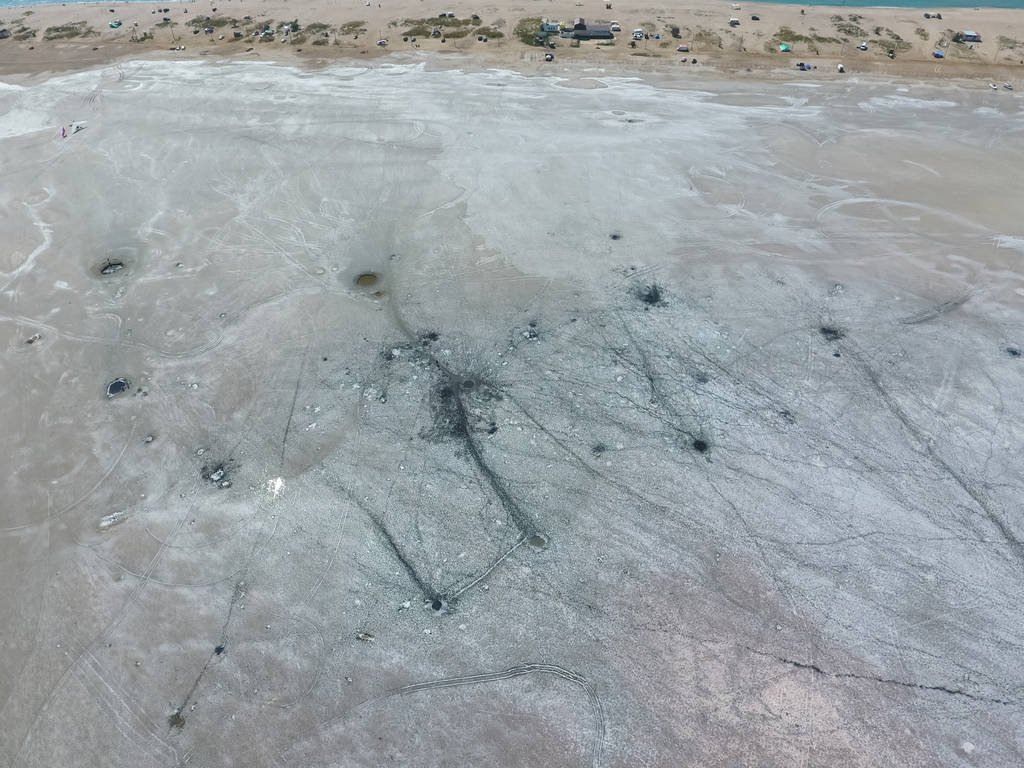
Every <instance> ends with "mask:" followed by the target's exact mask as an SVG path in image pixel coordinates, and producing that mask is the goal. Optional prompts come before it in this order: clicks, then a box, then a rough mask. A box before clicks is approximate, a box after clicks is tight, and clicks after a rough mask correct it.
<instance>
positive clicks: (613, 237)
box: [608, 232, 622, 240]
mask: <svg viewBox="0 0 1024 768" xmlns="http://www.w3.org/2000/svg"><path fill="white" fill-rule="evenodd" d="M608 238H609V239H610V240H621V239H622V233H621V232H612V233H611V234H609V235H608Z"/></svg>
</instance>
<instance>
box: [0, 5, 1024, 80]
mask: <svg viewBox="0 0 1024 768" xmlns="http://www.w3.org/2000/svg"><path fill="white" fill-rule="evenodd" d="M385 5H386V6H387V7H383V6H385ZM607 5H611V6H613V7H612V9H609V8H607V7H606V3H605V2H603V1H602V2H595V1H594V0H588V1H587V2H580V1H579V0H577V1H576V2H574V3H572V4H570V3H568V2H549V3H543V2H540V0H530V1H529V2H528V4H526V5H523V6H518V5H513V4H508V3H503V4H500V5H497V6H490V7H487V8H486V9H482V8H481V9H477V7H476V6H469V5H461V4H459V3H455V4H453V5H452V8H453V11H452V12H453V13H454V14H455V18H453V19H451V20H447V21H446V23H447V24H449V26H442V27H440V29H441V30H443V31H444V32H445V34H444V36H442V37H441V38H437V37H431V36H430V35H429V30H430V29H431V25H432V24H433V22H436V21H437V19H436V18H433V17H429V16H428V17H425V16H424V14H425V13H428V12H429V13H437V12H438V11H437V10H436V9H435V8H434V7H433V6H426V5H425V4H424V3H423V2H422V0H393V2H387V3H385V2H384V0H381V2H380V3H377V7H373V6H372V5H369V6H368V5H367V4H366V2H364V0H349V2H347V3H344V4H339V5H329V6H328V5H323V4H321V2H320V0H301V2H294V0H293V1H292V2H288V0H258V1H257V2H252V1H251V0H250V2H243V1H242V0H222V1H221V2H213V1H212V0H193V1H192V2H183V1H182V0H173V1H172V2H167V3H163V2H161V3H155V2H153V1H152V0H120V2H117V3H97V2H89V3H72V4H69V5H60V4H52V3H49V4H39V5H25V6H8V7H4V8H2V9H0V29H6V30H7V31H8V34H9V35H10V36H9V37H8V38H7V39H0V76H15V75H32V74H39V73H43V72H57V71H67V70H73V69H81V68H88V67H95V66H101V65H103V64H109V63H111V62H114V61H121V60H128V59H137V58H144V59H155V60H160V59H181V58H213V59H224V58H230V59H235V60H248V59H257V60H263V61H266V60H271V61H280V62H287V63H295V64H301V65H306V66H313V67H317V66H325V65H327V64H329V63H331V62H334V61H361V60H371V59H376V58H380V57H381V56H384V55H388V54H392V53H395V52H402V51H407V52H412V53H416V52H423V53H432V54H436V55H438V56H440V57H443V56H446V55H452V54H460V55H465V56H470V57H472V58H473V59H474V60H475V61H477V62H478V63H479V65H480V66H499V67H503V68H508V69H523V68H525V69H526V70H527V71H531V70H533V69H539V68H544V69H553V68H554V69H556V68H558V67H559V66H560V65H562V64H565V63H583V64H586V65H588V66H607V67H615V68H619V69H623V70H629V71H635V70H641V71H646V70H652V69H653V70H658V71H666V70H676V71H691V72H692V71H697V72H707V71H709V70H714V71H718V72H724V73H732V74H740V73H742V75H744V76H747V75H752V76H755V77H768V78H775V77H776V76H777V75H778V74H779V73H785V74H786V76H790V75H791V74H792V73H794V72H798V70H796V65H797V64H799V63H801V62H803V63H805V64H806V66H807V67H808V68H809V69H810V71H811V72H813V73H816V74H817V75H819V76H822V75H826V74H828V75H829V76H830V77H844V76H845V77H849V76H867V75H872V76H882V77H897V78H898V77H909V78H913V79H921V80H951V79H959V80H967V81H969V80H975V81H979V82H980V81H984V82H983V83H981V87H985V85H986V84H987V83H988V82H990V81H999V82H1011V83H1014V84H1016V83H1017V81H1018V80H1021V82H1020V85H1021V87H1024V78H1021V75H1022V74H1024V10H1018V9H994V8H989V9H955V8H951V9H943V10H940V11H938V12H939V13H942V15H943V18H942V19H941V20H938V19H934V18H931V19H928V20H926V19H924V17H923V12H922V13H918V10H919V9H914V8H868V7H856V6H808V7H800V6H798V5H795V4H789V3H763V2H759V3H742V4H741V3H730V4H726V3H724V2H720V1H719V0H690V2H687V3H686V5H685V6H682V7H672V8H658V7H656V8H651V7H649V6H648V5H646V4H644V3H641V2H640V0H624V2H615V3H614V4H612V3H607ZM163 8H168V9H169V10H168V12H167V13H164V12H163V10H162V9H163ZM428 8H429V9H430V10H429V11H428V10H427V9H428ZM839 11H842V13H840V12H839ZM477 14H479V15H477ZM576 16H583V17H584V18H586V19H588V21H590V23H609V22H610V20H614V21H618V22H620V24H621V27H622V31H621V32H618V33H616V36H615V39H614V40H609V41H585V42H580V41H574V40H570V39H566V38H561V37H558V36H557V35H553V36H551V37H550V38H549V40H550V41H551V42H553V43H554V45H555V49H554V50H553V51H549V49H548V48H543V47H538V46H535V45H529V44H527V43H526V42H524V41H523V40H524V39H528V38H530V37H532V35H530V34H525V33H524V30H527V29H532V27H531V26H530V24H532V23H534V22H532V21H531V20H533V19H539V18H542V17H547V18H550V19H560V20H562V21H563V22H566V23H571V20H572V19H573V18H575V17H576ZM730 17H733V18H734V19H735V20H737V21H738V22H739V23H738V24H736V23H730ZM755 19H756V20H755ZM115 21H116V22H120V24H119V25H118V26H117V27H116V28H115V27H113V26H111V25H112V24H114V23H115ZM292 22H294V23H295V25H297V27H298V29H297V30H295V31H294V32H293V33H292V34H289V32H288V30H289V29H291V28H292V27H291V25H292ZM528 22H529V23H528ZM264 29H269V30H270V32H269V33H267V35H261V34H260V33H261V32H262V31H263V30H264ZM632 29H642V30H644V32H645V33H646V35H647V36H646V37H645V38H644V39H642V40H640V41H638V42H637V43H636V44H635V45H634V42H633V41H632V40H631V39H630V38H631V35H630V31H631V30H632ZM965 29H970V30H976V31H978V32H979V33H980V35H981V38H982V40H983V42H980V43H977V44H974V45H971V44H965V43H958V42H954V39H955V35H956V34H957V33H958V32H959V31H962V30H965ZM478 33H483V34H478ZM484 36H486V40H484V39H483V38H484ZM378 39H386V40H387V44H386V45H384V46H381V45H378V44H377V42H378ZM682 43H686V44H687V48H688V50H687V51H686V52H685V53H680V52H679V51H677V48H679V45H680V44H682ZM783 44H785V45H787V46H789V47H790V49H791V51H789V52H781V51H780V48H781V46H782V45H783ZM935 50H939V51H941V52H943V59H942V60H941V61H940V60H938V59H936V58H934V56H933V51H935ZM548 52H550V53H551V54H552V55H553V56H554V61H553V62H545V61H544V55H545V54H546V53H548ZM890 52H891V56H890ZM694 59H696V62H694ZM840 64H841V65H842V66H843V68H844V70H845V72H844V73H843V74H839V73H838V71H837V69H838V66H839V65H840ZM799 76H801V77H807V76H809V75H807V74H806V73H799Z"/></svg>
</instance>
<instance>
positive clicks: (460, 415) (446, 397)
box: [420, 384, 469, 440]
mask: <svg viewBox="0 0 1024 768" xmlns="http://www.w3.org/2000/svg"><path fill="white" fill-rule="evenodd" d="M430 411H431V415H432V416H433V428H432V429H429V430H425V431H424V432H421V433H420V437H422V438H424V439H434V440H445V439H450V438H458V439H461V440H465V439H467V438H468V437H469V423H468V421H467V416H466V411H465V409H464V408H463V406H462V402H461V401H460V400H459V393H458V392H457V391H456V389H455V388H454V387H451V386H448V385H446V384H445V385H440V386H435V387H434V389H433V390H432V391H431V393H430Z"/></svg>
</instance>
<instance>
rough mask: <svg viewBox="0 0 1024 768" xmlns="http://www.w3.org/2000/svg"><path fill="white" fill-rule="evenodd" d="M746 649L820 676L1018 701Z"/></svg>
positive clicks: (984, 699) (975, 698)
mask: <svg viewBox="0 0 1024 768" xmlns="http://www.w3.org/2000/svg"><path fill="white" fill-rule="evenodd" d="M747 650H748V651H750V652H751V653H755V654H757V655H758V656H767V657H768V658H771V659H775V660H776V661H781V662H782V663H783V664H789V665H790V666H791V667H794V668H795V669H809V670H810V671H812V672H814V673H815V674H817V675H821V676H822V677H831V678H833V679H837V680H838V679H849V680H863V681H865V682H869V683H881V684H884V685H898V686H900V687H902V688H916V689H917V690H920V691H936V692H938V693H945V694H948V695H950V696H963V697H964V698H967V699H971V700H972V701H982V702H985V703H987V704H1004V705H1011V706H1012V705H1016V704H1018V703H1019V702H1016V701H1012V700H1010V699H996V698H992V697H989V696H977V695H975V694H973V693H968V692H967V691H965V690H963V689H961V688H950V687H949V686H946V685H926V684H924V683H915V682H908V681H906V680H895V679H893V678H889V677H874V676H872V675H858V674H855V673H853V672H829V671H826V670H824V669H822V668H821V667H819V666H818V665H817V664H813V663H809V662H804V661H796V660H794V659H789V658H786V657H785V656H777V655H776V654H774V653H767V652H765V651H759V650H757V649H756V648H750V647H747Z"/></svg>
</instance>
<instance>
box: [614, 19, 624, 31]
mask: <svg viewBox="0 0 1024 768" xmlns="http://www.w3.org/2000/svg"><path fill="white" fill-rule="evenodd" d="M621 31H622V25H621V24H619V22H617V21H613V22H612V32H621Z"/></svg>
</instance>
